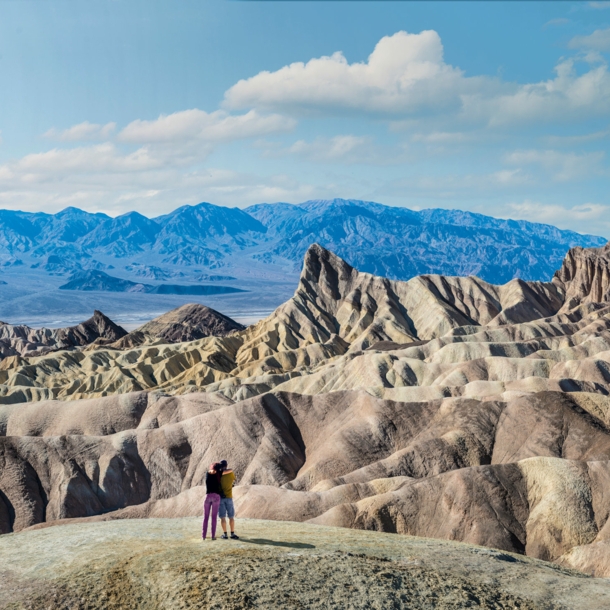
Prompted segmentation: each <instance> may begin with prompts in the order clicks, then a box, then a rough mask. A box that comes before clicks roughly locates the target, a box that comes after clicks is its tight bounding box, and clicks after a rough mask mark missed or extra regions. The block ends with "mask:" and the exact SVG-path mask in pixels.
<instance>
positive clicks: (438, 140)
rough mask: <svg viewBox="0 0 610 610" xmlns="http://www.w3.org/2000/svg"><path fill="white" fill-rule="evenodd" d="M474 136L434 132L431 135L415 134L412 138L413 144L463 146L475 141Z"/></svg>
mask: <svg viewBox="0 0 610 610" xmlns="http://www.w3.org/2000/svg"><path fill="white" fill-rule="evenodd" d="M473 137H474V136H473V134H467V133H463V132H460V131H433V132H431V133H414V134H413V135H412V136H411V140H413V142H424V143H425V144H461V143H462V142H467V141H469V140H472V139H473Z"/></svg>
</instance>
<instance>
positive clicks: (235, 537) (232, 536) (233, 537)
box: [231, 532, 239, 540]
mask: <svg viewBox="0 0 610 610" xmlns="http://www.w3.org/2000/svg"><path fill="white" fill-rule="evenodd" d="M231 540H239V536H238V535H237V534H234V533H233V532H231Z"/></svg>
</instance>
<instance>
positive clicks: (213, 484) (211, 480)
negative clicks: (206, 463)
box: [205, 472, 222, 496]
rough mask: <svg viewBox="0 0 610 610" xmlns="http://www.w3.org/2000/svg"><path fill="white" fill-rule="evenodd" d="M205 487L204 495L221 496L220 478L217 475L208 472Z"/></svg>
mask: <svg viewBox="0 0 610 610" xmlns="http://www.w3.org/2000/svg"><path fill="white" fill-rule="evenodd" d="M205 487H206V493H208V494H218V495H219V496H220V495H221V494H222V489H221V487H220V476H219V475H217V474H212V473H211V472H208V473H207V474H206V475H205Z"/></svg>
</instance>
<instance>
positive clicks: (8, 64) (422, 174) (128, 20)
mask: <svg viewBox="0 0 610 610" xmlns="http://www.w3.org/2000/svg"><path fill="white" fill-rule="evenodd" d="M609 54H610V2H578V3H576V2H483V1H478V2H457V1H452V2H427V3H423V2H422V3H420V2H366V1H358V2H350V1H349V0H344V1H341V2H321V1H318V2H255V1H252V2H251V1H230V2H227V1H222V0H217V1H214V2H212V1H210V2H208V1H206V0H198V1H196V2H191V1H189V0H181V1H180V2H169V1H168V2H159V1H155V0H146V1H130V0H112V1H106V0H98V1H96V2H95V3H92V2H85V1H84V0H65V1H56V0H32V1H28V0H0V92H1V93H0V133H1V137H2V142H1V143H0V207H4V208H11V209H25V210H31V211H35V210H36V211H37V210H43V211H49V212H53V211H58V210H60V209H62V208H64V207H66V206H68V205H74V206H78V207H81V208H83V209H87V210H90V211H104V212H107V213H110V214H113V215H116V214H120V213H122V212H125V211H128V210H131V209H136V210H138V211H140V212H142V213H144V214H147V215H149V216H154V215H156V214H162V213H165V212H167V211H169V210H171V209H173V208H175V207H177V206H179V205H182V204H185V203H197V202H199V201H210V202H212V203H216V204H221V205H230V206H239V207H245V206H247V205H250V204H252V203H258V202H263V201H267V202H273V201H289V202H294V203H296V202H300V201H304V200H306V199H311V198H330V197H346V198H358V199H368V200H374V201H379V202H381V203H386V204H390V205H401V206H407V207H411V208H414V209H422V208H427V207H446V208H461V209H468V210H472V211H477V212H482V213H486V214H491V215H495V216H500V217H511V218H524V219H527V220H534V221H541V222H549V223H552V224H557V225H558V226H561V227H565V228H571V229H575V230H579V231H582V232H591V233H597V234H602V235H605V236H610V213H609V212H610V197H609V192H610V189H609V188H608V186H609V177H610V162H609V159H608V153H609V146H608V143H609V141H610V73H609V72H608V64H607V62H608V58H609Z"/></svg>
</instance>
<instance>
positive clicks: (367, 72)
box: [225, 30, 478, 114]
mask: <svg viewBox="0 0 610 610" xmlns="http://www.w3.org/2000/svg"><path fill="white" fill-rule="evenodd" d="M477 80H478V79H466V78H464V76H463V73H462V71H461V70H459V69H458V68H454V67H453V66H450V65H448V64H446V63H445V62H444V61H443V45H442V44H441V39H440V37H439V35H438V34H437V33H436V32H435V31H432V30H427V31H423V32H421V33H420V34H408V33H407V32H398V33H396V34H394V35H393V36H385V37H383V38H382V39H381V40H380V41H379V42H378V43H377V45H376V46H375V49H374V51H373V52H372V53H371V55H370V56H369V58H368V61H367V62H363V63H353V64H349V63H348V62H347V59H346V58H345V56H344V55H343V54H342V53H341V52H337V53H335V54H333V55H332V56H331V57H320V58H315V59H311V60H310V61H308V62H307V63H306V64H305V63H302V62H297V63H293V64H290V65H289V66H285V67H283V68H281V69H280V70H278V71H277V72H260V73H259V74H257V75H256V76H253V77H251V78H248V79H246V80H240V81H239V82H238V83H236V84H235V85H233V87H231V88H230V89H229V90H228V91H227V92H226V93H225V105H226V106H227V107H228V108H247V107H256V108H282V109H285V108H290V109H293V110H294V109H301V110H328V109H335V110H343V109H352V110H365V111H368V112H374V113H376V112H382V113H396V114H403V113H408V112H414V111H421V110H425V109H427V108H439V107H441V108H446V107H448V106H451V105H452V104H455V103H456V102H457V101H458V99H457V97H456V93H459V92H461V91H464V90H468V89H469V88H473V87H475V86H476V83H477Z"/></svg>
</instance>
